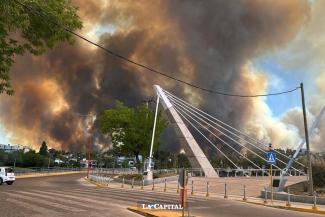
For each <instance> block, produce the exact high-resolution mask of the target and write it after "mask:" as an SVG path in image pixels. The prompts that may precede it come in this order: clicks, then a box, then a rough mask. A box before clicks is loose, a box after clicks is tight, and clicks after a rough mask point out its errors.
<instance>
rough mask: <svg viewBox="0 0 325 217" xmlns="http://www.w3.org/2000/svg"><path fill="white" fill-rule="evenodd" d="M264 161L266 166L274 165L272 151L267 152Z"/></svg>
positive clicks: (274, 155) (274, 159)
mask: <svg viewBox="0 0 325 217" xmlns="http://www.w3.org/2000/svg"><path fill="white" fill-rule="evenodd" d="M266 161H267V163H268V164H276V154H275V153H274V152H273V151H269V152H267V153H266Z"/></svg>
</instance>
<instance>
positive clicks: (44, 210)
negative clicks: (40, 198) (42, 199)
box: [6, 198, 64, 217]
mask: <svg viewBox="0 0 325 217" xmlns="http://www.w3.org/2000/svg"><path fill="white" fill-rule="evenodd" d="M6 201H7V202H10V203H13V204H15V205H17V206H19V207H22V208H27V209H29V210H32V211H34V212H36V213H39V214H41V215H42V216H48V215H50V216H57V217H59V216H64V213H60V212H56V211H53V210H49V209H47V208H43V207H40V206H38V205H33V204H30V203H27V202H23V201H18V200H16V199H13V198H9V199H7V200H6Z"/></svg>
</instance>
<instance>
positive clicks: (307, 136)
mask: <svg viewBox="0 0 325 217" xmlns="http://www.w3.org/2000/svg"><path fill="white" fill-rule="evenodd" d="M300 90H301V103H302V113H303V117H304V128H305V139H306V149H307V161H308V179H309V194H310V195H312V194H313V192H314V186H313V185H314V184H313V172H312V167H311V153H310V147H309V135H308V125H307V115H306V105H305V93H304V84H303V83H300Z"/></svg>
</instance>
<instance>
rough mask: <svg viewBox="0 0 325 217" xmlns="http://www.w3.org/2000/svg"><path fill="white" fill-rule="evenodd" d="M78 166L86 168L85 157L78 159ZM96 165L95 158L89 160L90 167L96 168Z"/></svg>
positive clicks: (86, 161)
mask: <svg viewBox="0 0 325 217" xmlns="http://www.w3.org/2000/svg"><path fill="white" fill-rule="evenodd" d="M79 163H80V166H81V167H82V168H88V160H86V158H84V159H82V160H81V161H79ZM96 167H97V160H90V168H96Z"/></svg>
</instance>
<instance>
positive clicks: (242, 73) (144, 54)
mask: <svg viewBox="0 0 325 217" xmlns="http://www.w3.org/2000/svg"><path fill="white" fill-rule="evenodd" d="M73 3H74V4H75V5H77V6H78V7H79V8H80V16H81V18H82V20H83V21H84V24H85V29H84V30H82V31H81V33H82V34H85V35H87V36H88V37H90V38H91V39H93V40H98V43H99V44H101V45H103V46H105V47H107V48H110V49H111V50H113V51H116V52H117V53H119V54H121V55H123V56H125V57H128V58H131V59H133V60H135V61H139V62H141V63H143V64H146V65H149V66H151V67H153V68H156V69H158V70H160V71H163V72H166V73H168V74H170V75H173V76H175V77H178V78H180V79H183V80H186V81H188V82H191V83H194V84H198V85H201V86H204V87H206V88H210V89H216V90H222V91H225V92H233V93H240V94H254V93H263V92H264V91H265V90H266V88H267V85H268V83H267V78H266V77H265V76H264V75H263V74H261V73H254V72H251V70H250V66H249V62H250V60H251V59H252V58H255V57H257V56H259V55H262V54H265V53H267V52H270V51H272V50H274V49H276V48H279V47H281V46H283V45H285V44H286V43H287V42H288V41H290V40H291V39H292V38H293V37H294V36H295V35H296V34H297V32H298V31H299V30H300V28H301V27H302V26H303V24H304V23H305V21H306V19H307V18H308V15H309V5H308V1H303V0H301V1H297V0H288V1H271V0H263V1H262V0H251V1H247V0H242V1H191V0H190V1H171V0H170V1H152V2H148V1H133V2H129V1H109V2H107V1H104V2H101V1H95V0H92V1H88V0H87V1H86V0H84V1H74V2H73ZM12 73H13V75H12V80H13V84H14V87H15V89H16V94H15V96H13V97H8V96H1V103H0V111H1V113H2V114H3V115H2V116H1V117H0V119H1V123H2V125H3V126H4V127H5V129H6V130H7V131H8V132H10V133H11V134H10V136H11V138H12V140H13V142H15V143H21V144H22V143H27V144H32V145H34V146H37V145H38V144H40V142H41V141H42V140H48V141H50V146H53V147H62V148H65V149H70V150H81V149H82V147H84V145H85V143H86V136H85V134H84V124H83V119H82V118H80V117H79V116H78V115H76V114H77V113H82V114H86V113H89V112H94V113H95V114H100V112H101V111H102V110H103V109H105V108H109V107H111V106H112V105H113V104H114V101H115V100H116V99H117V100H121V101H123V102H125V103H126V104H127V105H135V104H138V103H141V102H142V101H143V100H144V99H146V98H147V97H150V96H154V92H153V89H152V85H153V84H160V85H161V86H162V87H164V88H165V89H168V90H170V91H171V92H173V93H175V94H177V95H178V96H180V97H182V98H185V99H187V100H188V101H191V102H192V103H193V104H195V105H199V106H200V107H201V108H203V109H205V110H207V111H208V112H209V113H211V114H214V115H216V116H217V117H219V118H220V119H222V120H224V121H226V122H227V123H229V124H232V125H233V126H235V127H238V128H241V127H243V126H244V125H245V124H246V123H247V122H251V121H253V122H254V120H252V118H253V117H254V116H255V114H256V112H258V109H259V108H257V107H256V100H255V99H245V100H243V99H237V98H227V97H222V96H217V95H213V94H207V93H204V92H202V91H199V90H196V89H192V88H190V87H188V86H185V85H182V84H180V83H177V82H175V81H172V80H169V79H166V78H163V77H160V76H158V75H156V74H153V73H151V72H148V71H145V70H143V69H139V68H138V67H136V66H133V65H130V64H125V63H123V62H122V61H120V60H118V59H116V58H115V57H112V56H110V55H108V54H107V53H104V52H103V51H101V50H98V49H96V48H94V47H93V46H92V45H90V44H87V43H86V42H83V41H79V40H77V42H76V45H75V46H74V47H71V46H68V45H66V44H62V45H60V46H59V47H57V48H56V49H54V50H53V51H51V52H50V53H49V54H48V55H46V56H43V57H37V58H36V57H31V56H28V55H27V56H23V57H17V59H16V64H15V66H14V68H13V70H12ZM4 114H5V115H4ZM99 141H103V140H99Z"/></svg>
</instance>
